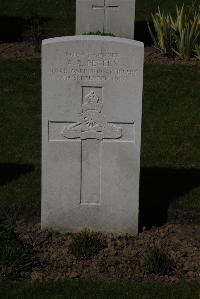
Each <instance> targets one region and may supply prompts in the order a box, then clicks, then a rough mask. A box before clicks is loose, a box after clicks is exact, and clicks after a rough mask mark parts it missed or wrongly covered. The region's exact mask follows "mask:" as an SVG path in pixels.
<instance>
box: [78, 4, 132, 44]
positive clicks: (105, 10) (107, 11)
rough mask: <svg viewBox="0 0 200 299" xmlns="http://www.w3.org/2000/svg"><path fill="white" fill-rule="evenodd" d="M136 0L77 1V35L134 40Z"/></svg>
mask: <svg viewBox="0 0 200 299" xmlns="http://www.w3.org/2000/svg"><path fill="white" fill-rule="evenodd" d="M134 22H135V0H76V34H84V33H89V32H94V33H96V32H97V31H100V32H103V33H112V34H114V35H115V36H118V37H125V38H130V39H133V38H134Z"/></svg>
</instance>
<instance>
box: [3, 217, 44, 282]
mask: <svg viewBox="0 0 200 299" xmlns="http://www.w3.org/2000/svg"><path fill="white" fill-rule="evenodd" d="M11 219H14V218H12V217H11ZM37 263H38V259H37V257H36V253H35V252H34V250H33V249H32V248H28V247H26V246H25V245H24V244H23V242H22V241H21V240H20V237H19V234H18V233H17V231H16V226H15V224H13V223H12V222H10V220H9V221H7V220H5V219H1V221H0V279H18V278H20V277H21V274H22V273H23V272H29V271H30V270H31V269H32V267H33V266H35V265H36V264H37Z"/></svg>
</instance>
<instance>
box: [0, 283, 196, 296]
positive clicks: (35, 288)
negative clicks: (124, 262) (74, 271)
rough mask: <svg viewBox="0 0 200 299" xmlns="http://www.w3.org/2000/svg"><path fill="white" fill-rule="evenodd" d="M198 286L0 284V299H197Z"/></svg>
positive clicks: (183, 284) (189, 284)
mask: <svg viewBox="0 0 200 299" xmlns="http://www.w3.org/2000/svg"><path fill="white" fill-rule="evenodd" d="M199 297H200V283H198V282H193V283H179V284H164V283H142V284H138V283H128V282H127V283H123V282H120V283H119V282H100V281H99V282H92V281H87V280H86V281H84V280H77V281H72V280H68V281H63V282H48V283H38V282H37V283H33V284H27V283H17V284H16V283H4V284H0V298H2V299H11V298H15V299H27V298H29V299H41V298H42V299H46V298H47V299H62V298H63V299H68V298H69V299H72V298H74V299H75V298H77V299H87V298H88V299H89V298H99V299H101V298H110V299H111V298H113V299H118V298H124V299H125V298H131V299H199Z"/></svg>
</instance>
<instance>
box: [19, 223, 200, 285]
mask: <svg viewBox="0 0 200 299" xmlns="http://www.w3.org/2000/svg"><path fill="white" fill-rule="evenodd" d="M20 227H22V223H21V225H19V228H20ZM21 238H22V240H23V242H24V243H25V244H29V245H31V246H32V247H33V248H34V249H36V250H37V251H38V254H39V258H40V263H41V266H40V267H37V268H35V269H32V272H31V275H30V277H31V280H48V279H53V280H58V279H65V278H100V279H121V280H134V281H148V280H151V281H152V280H162V281H175V282H178V281H179V280H182V279H185V280H194V279H199V278H200V224H190V225H188V224H166V225H164V226H162V227H160V228H152V229H151V230H148V231H144V232H142V233H141V234H139V235H138V236H136V237H132V236H114V235H112V234H109V235H104V238H105V240H106V246H105V248H104V249H103V250H101V251H100V252H99V253H98V254H97V255H96V256H94V257H93V258H91V259H87V260H76V258H75V257H74V256H73V255H72V253H71V251H70V244H71V241H72V237H71V235H70V234H60V233H55V232H51V231H47V230H44V231H42V230H40V225H39V224H37V225H32V226H29V228H28V229H26V230H25V232H22V233H21ZM155 245H156V246H158V247H159V248H162V249H164V250H165V252H167V254H168V255H169V257H170V258H171V260H172V261H173V264H174V265H175V269H174V271H173V272H172V273H171V274H170V275H165V276H159V275H155V274H150V273H148V271H147V268H146V265H145V257H146V254H147V253H148V252H149V249H150V248H152V247H154V246H155Z"/></svg>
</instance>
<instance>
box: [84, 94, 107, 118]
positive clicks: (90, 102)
mask: <svg viewBox="0 0 200 299" xmlns="http://www.w3.org/2000/svg"><path fill="white" fill-rule="evenodd" d="M85 99H86V103H84V104H83V105H82V110H83V112H85V111H87V110H97V111H98V112H99V113H100V112H101V109H102V107H103V104H102V103H101V102H100V100H99V97H98V96H97V95H96V93H95V92H94V90H91V91H90V93H89V94H88V95H86V96H85Z"/></svg>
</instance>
